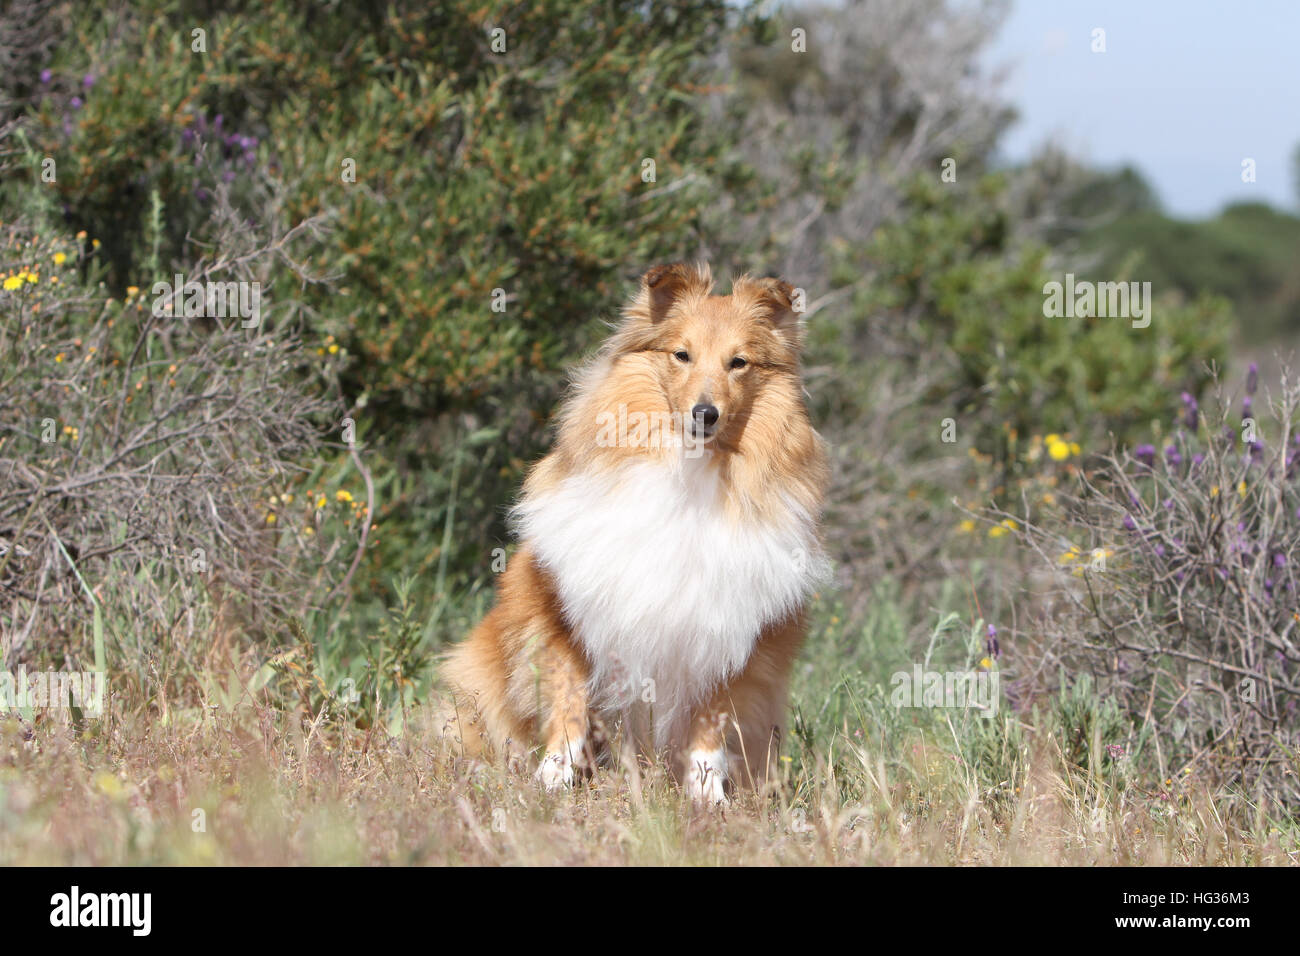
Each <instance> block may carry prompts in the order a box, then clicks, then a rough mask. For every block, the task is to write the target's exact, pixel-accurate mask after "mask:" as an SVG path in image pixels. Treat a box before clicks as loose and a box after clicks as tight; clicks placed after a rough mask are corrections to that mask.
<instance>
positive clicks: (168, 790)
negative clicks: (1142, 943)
mask: <svg viewBox="0 0 1300 956" xmlns="http://www.w3.org/2000/svg"><path fill="white" fill-rule="evenodd" d="M882 606H883V608H884V610H883V611H882V613H881V614H880V615H878V616H877V617H876V618H874V619H873V620H871V621H868V622H866V623H864V624H863V625H861V627H860V628H855V629H854V630H853V631H852V632H851V633H850V632H846V631H845V629H844V627H843V626H842V624H841V623H840V621H839V618H838V616H837V615H836V614H835V613H834V609H833V608H829V607H828V608H823V610H822V613H821V614H820V615H819V619H818V623H817V629H816V631H815V633H814V636H813V639H812V640H811V641H810V642H809V647H808V652H807V653H806V654H805V657H804V659H803V661H802V662H801V665H800V668H799V670H798V673H797V674H796V686H795V691H794V701H793V704H794V710H795V718H794V721H793V723H792V727H791V733H790V736H789V739H788V741H787V744H786V749H785V756H784V757H783V781H782V785H781V787H780V789H779V790H777V791H774V792H773V793H770V794H767V795H765V796H763V797H758V796H754V795H750V796H747V797H742V798H741V799H738V800H737V801H736V802H735V803H734V804H733V805H732V806H731V807H730V808H729V809H727V810H726V811H725V812H721V813H716V812H715V813H710V812H697V811H694V810H692V809H691V808H690V807H689V806H688V805H687V804H686V803H685V802H684V801H683V799H682V798H681V795H680V793H679V792H678V791H677V790H676V789H675V788H674V787H673V786H672V784H671V783H670V782H669V781H667V780H666V779H665V777H664V775H663V773H662V772H661V771H660V770H659V769H657V768H656V767H655V766H653V765H648V766H645V767H638V768H605V769H602V770H600V771H598V772H597V774H596V775H595V777H594V779H592V780H590V781H589V782H587V783H585V784H583V785H581V786H579V787H578V788H577V789H575V790H574V791H572V792H565V793H559V794H548V793H546V792H544V791H543V790H542V789H541V788H540V787H539V786H538V785H537V784H536V783H534V781H533V780H532V778H531V776H527V775H525V776H521V775H518V774H511V773H509V772H508V771H505V770H503V769H499V768H495V767H490V766H485V765H481V764H471V763H468V762H466V761H464V760H461V759H459V758H458V757H457V755H456V753H455V751H454V748H452V747H450V746H449V745H448V744H447V743H446V742H445V741H443V740H442V739H441V738H440V736H439V733H438V730H439V728H438V726H436V724H437V721H436V719H435V718H434V717H433V713H434V710H433V708H432V707H428V706H421V707H417V708H415V709H413V710H412V711H411V712H409V713H408V714H407V715H406V721H405V729H404V731H403V732H402V734H401V735H400V736H389V735H388V734H386V733H384V732H383V731H382V730H380V729H378V728H377V727H372V728H371V729H369V730H363V729H358V728H357V727H356V726H355V725H354V723H353V722H350V721H344V720H331V719H330V718H329V716H328V715H324V714H314V715H312V714H308V713H306V712H305V711H303V710H298V711H295V710H294V709H293V708H292V707H285V706H283V705H281V706H273V703H274V702H272V701H269V700H268V699H267V697H266V695H265V694H264V693H257V694H255V693H243V694H242V695H241V694H235V695H233V698H234V702H233V703H232V702H231V698H227V702H226V703H225V704H221V705H215V704H210V705H209V706H200V707H194V708H188V709H186V708H176V707H172V706H167V707H165V708H163V709H161V710H160V707H159V704H160V701H158V700H157V699H156V698H153V699H148V700H147V699H146V698H145V696H144V695H143V694H142V693H139V692H136V691H132V690H129V689H128V691H127V692H126V693H122V692H115V694H114V697H113V699H112V700H111V702H110V706H109V708H108V712H107V713H106V715H105V716H104V717H102V718H100V719H97V720H91V721H88V722H86V723H84V724H83V725H81V726H80V727H78V726H77V725H74V724H72V723H69V722H59V721H56V720H51V719H46V720H40V721H37V722H36V723H35V724H34V725H27V724H25V723H24V722H22V721H20V720H17V719H9V720H7V721H5V722H4V723H3V724H2V725H0V727H2V728H3V729H2V734H0V862H2V863H4V864H92V865H98V864H253V865H259V864H298V863H311V864H523V865H529V864H595V865H602V864H614V865H617V864H623V865H626V864H651V865H657V864H734V863H745V864H1039V863H1043V864H1189V865H1204V864H1288V863H1294V862H1296V861H1297V859H1300V850H1298V847H1300V835H1298V834H1297V832H1296V830H1295V829H1293V828H1291V827H1290V826H1289V825H1288V824H1285V823H1283V822H1280V821H1277V820H1270V819H1268V818H1267V817H1265V816H1263V815H1260V814H1258V813H1256V812H1254V811H1253V810H1252V809H1251V807H1250V803H1249V801H1248V800H1224V799H1223V795H1222V794H1212V793H1211V792H1210V791H1209V790H1208V789H1207V788H1206V786H1205V785H1203V784H1202V783H1201V782H1200V781H1198V780H1196V779H1193V778H1190V777H1189V778H1185V779H1177V780H1175V779H1173V778H1170V779H1167V780H1165V781H1160V780H1154V781H1152V780H1146V779H1144V778H1143V777H1142V775H1141V774H1139V773H1137V772H1136V771H1135V770H1134V769H1133V768H1132V767H1129V766H1127V765H1126V764H1125V762H1124V761H1123V760H1119V761H1109V760H1103V759H1100V758H1099V757H1098V756H1096V755H1097V754H1099V753H1104V752H1105V747H1104V738H1105V736H1106V735H1107V734H1109V733H1111V732H1112V731H1111V730H1109V729H1108V724H1107V723H1106V720H1105V719H1103V713H1104V711H1103V710H1102V709H1097V708H1098V707H1099V705H1096V706H1094V705H1095V704H1096V702H1091V703H1087V705H1086V706H1084V707H1083V708H1082V709H1080V708H1079V707H1077V706H1073V705H1071V706H1065V705H1064V704H1062V703H1061V702H1056V703H1053V702H1050V701H1049V702H1048V703H1047V705H1045V706H1044V707H1043V708H1041V709H1036V710H1034V711H1032V712H1031V713H1030V714H1024V713H1021V714H1013V713H1011V712H1010V710H1009V709H1008V708H1004V709H1003V710H1002V711H1001V712H1000V713H999V714H998V715H997V717H995V718H994V719H992V720H987V719H984V718H982V717H980V716H978V715H976V714H975V713H974V712H967V711H962V710H941V709H914V710H900V709H898V708H895V707H892V706H891V705H890V703H889V696H888V686H887V685H888V679H887V676H886V675H887V673H888V670H889V669H892V668H893V667H895V666H896V664H897V663H899V662H904V661H907V660H910V658H909V657H908V652H907V648H906V647H905V646H904V644H903V643H902V635H903V634H904V628H903V626H902V619H901V617H900V616H899V615H897V614H894V613H892V612H891V611H890V610H889V605H888V602H883V604H882ZM977 627H978V625H977V626H976V627H972V628H968V627H966V626H965V625H961V624H958V623H957V622H956V621H955V619H953V618H951V617H948V618H942V619H940V621H939V622H938V623H937V624H936V626H935V628H934V631H933V633H932V634H931V636H930V640H929V642H928V645H929V646H928V648H926V649H924V653H925V655H926V657H927V658H930V659H931V662H932V663H935V662H938V663H941V664H943V665H944V666H949V665H953V664H959V663H961V658H962V656H963V655H969V654H971V653H975V651H974V648H975V647H976V646H978V642H977V641H976V640H975V637H974V635H975V634H977V633H978V631H977ZM253 663H255V662H253V661H250V662H249V666H248V667H247V668H246V672H245V673H244V675H243V676H242V677H241V680H244V679H246V680H251V678H252V677H253V675H254V674H255V673H256V670H255V668H254V667H253V666H252V664H253ZM1077 703H1078V701H1074V704H1077ZM1090 707H1092V708H1093V710H1094V711H1095V713H1092V714H1091V715H1090V713H1089V708H1090ZM1071 725H1073V726H1071ZM1081 754H1082V756H1081Z"/></svg>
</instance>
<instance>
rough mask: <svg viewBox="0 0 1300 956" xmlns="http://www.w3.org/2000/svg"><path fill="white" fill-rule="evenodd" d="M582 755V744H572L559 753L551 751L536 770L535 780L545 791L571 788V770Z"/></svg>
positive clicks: (579, 742)
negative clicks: (538, 781)
mask: <svg viewBox="0 0 1300 956" xmlns="http://www.w3.org/2000/svg"><path fill="white" fill-rule="evenodd" d="M581 755H582V742H581V741H578V742H575V743H572V744H570V745H569V746H568V748H567V749H566V750H565V751H563V752H561V751H555V750H553V751H551V752H550V753H548V754H547V755H546V756H545V757H543V758H542V764H541V766H539V767H538V768H537V779H538V780H540V781H541V782H542V785H543V786H544V787H546V789H547V790H558V789H560V788H561V787H572V786H573V768H574V766H575V765H576V764H577V763H578V760H579V759H580V758H581Z"/></svg>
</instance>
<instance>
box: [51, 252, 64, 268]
mask: <svg viewBox="0 0 1300 956" xmlns="http://www.w3.org/2000/svg"><path fill="white" fill-rule="evenodd" d="M53 258H54V264H55V265H56V266H61V265H63V263H65V262H67V261H68V257H67V255H66V254H64V253H62V252H56V253H55V254H54V256H53Z"/></svg>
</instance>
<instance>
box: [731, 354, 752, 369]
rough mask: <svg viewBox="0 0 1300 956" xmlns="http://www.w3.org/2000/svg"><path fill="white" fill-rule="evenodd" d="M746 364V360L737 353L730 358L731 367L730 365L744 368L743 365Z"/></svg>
mask: <svg viewBox="0 0 1300 956" xmlns="http://www.w3.org/2000/svg"><path fill="white" fill-rule="evenodd" d="M748 364H749V363H748V362H746V361H745V360H744V359H743V358H741V357H740V356H739V355H737V356H736V357H735V358H734V359H732V360H731V367H732V368H744V367H745V366H746V365H748Z"/></svg>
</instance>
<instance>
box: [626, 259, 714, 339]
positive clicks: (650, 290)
mask: <svg viewBox="0 0 1300 956" xmlns="http://www.w3.org/2000/svg"><path fill="white" fill-rule="evenodd" d="M712 289H713V275H712V273H711V271H710V270H709V267H708V265H707V264H706V263H698V264H696V265H687V264H686V263H684V262H674V263H671V264H669V265H666V266H655V267H654V268H652V269H650V270H649V271H647V272H646V274H645V275H643V276H642V277H641V296H642V297H644V301H645V306H646V311H647V312H648V313H649V316H650V321H651V322H653V323H655V324H658V323H659V322H662V321H663V320H664V318H665V316H667V315H668V311H669V309H671V308H672V307H673V304H674V303H675V302H677V300H678V299H680V298H681V297H682V296H684V295H687V294H688V293H695V294H698V295H708V294H709V292H710V291H711V290H712Z"/></svg>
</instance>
